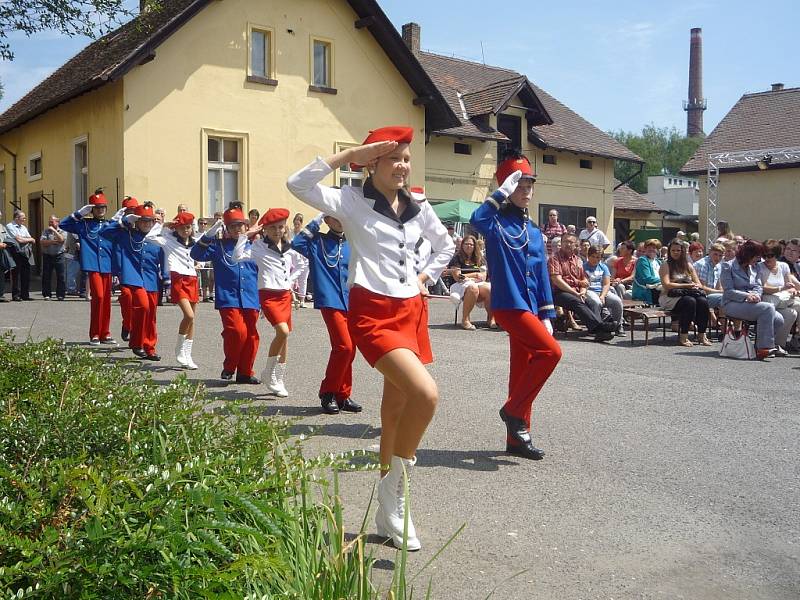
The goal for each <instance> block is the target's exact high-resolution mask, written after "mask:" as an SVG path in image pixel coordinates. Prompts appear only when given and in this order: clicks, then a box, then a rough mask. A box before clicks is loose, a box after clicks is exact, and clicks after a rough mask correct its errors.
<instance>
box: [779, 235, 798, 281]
mask: <svg viewBox="0 0 800 600" xmlns="http://www.w3.org/2000/svg"><path fill="white" fill-rule="evenodd" d="M778 260H780V261H781V262H783V263H786V264H787V265H789V266H790V267H791V269H792V274H793V275H794V276H795V277H800V238H792V239H790V240H789V241H788V242H786V246H784V248H783V256H781V257H780V258H779V259H778Z"/></svg>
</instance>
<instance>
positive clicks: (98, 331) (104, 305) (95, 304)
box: [86, 271, 111, 340]
mask: <svg viewBox="0 0 800 600" xmlns="http://www.w3.org/2000/svg"><path fill="white" fill-rule="evenodd" d="M86 275H87V279H88V283H89V291H90V294H91V296H92V302H91V317H90V320H89V338H90V339H91V338H95V337H96V338H100V339H101V340H103V339H105V338H110V337H111V273H97V272H96V271H89V272H88V273H86Z"/></svg>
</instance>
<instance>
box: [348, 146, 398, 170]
mask: <svg viewBox="0 0 800 600" xmlns="http://www.w3.org/2000/svg"><path fill="white" fill-rule="evenodd" d="M395 148H397V142H373V143H372V144H366V145H364V146H357V147H355V148H351V149H350V156H349V157H348V159H349V161H350V162H352V163H356V164H358V165H368V164H369V163H371V162H372V161H373V160H375V159H376V158H380V157H381V156H384V155H386V154H389V152H391V151H392V150H394V149H395Z"/></svg>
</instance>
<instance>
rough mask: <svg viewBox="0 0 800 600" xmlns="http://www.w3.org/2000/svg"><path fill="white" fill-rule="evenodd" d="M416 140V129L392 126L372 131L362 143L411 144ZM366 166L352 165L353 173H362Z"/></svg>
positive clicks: (363, 144) (364, 144)
mask: <svg viewBox="0 0 800 600" xmlns="http://www.w3.org/2000/svg"><path fill="white" fill-rule="evenodd" d="M413 139H414V129H413V128H411V127H406V126H405V125H391V126H389V127H381V128H380V129H375V130H374V131H370V132H369V135H368V136H367V138H366V139H365V140H364V141H363V142H361V145H362V146H366V145H367V144H374V143H375V142H397V143H398V144H410V143H411V141H412V140H413ZM364 166H365V165H357V164H356V163H350V170H351V171H360V170H361V169H363V168H364Z"/></svg>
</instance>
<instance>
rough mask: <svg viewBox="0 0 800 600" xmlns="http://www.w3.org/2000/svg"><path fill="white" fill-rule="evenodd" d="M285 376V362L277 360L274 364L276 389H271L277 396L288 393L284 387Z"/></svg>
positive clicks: (282, 396)
mask: <svg viewBox="0 0 800 600" xmlns="http://www.w3.org/2000/svg"><path fill="white" fill-rule="evenodd" d="M285 377H286V363H285V362H279V363H276V364H275V379H276V381H277V386H276V389H274V390H273V391H274V392H275V395H276V396H278V397H279V398H286V397H287V396H288V395H289V390H287V389H286V384H285V383H284V380H285Z"/></svg>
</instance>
